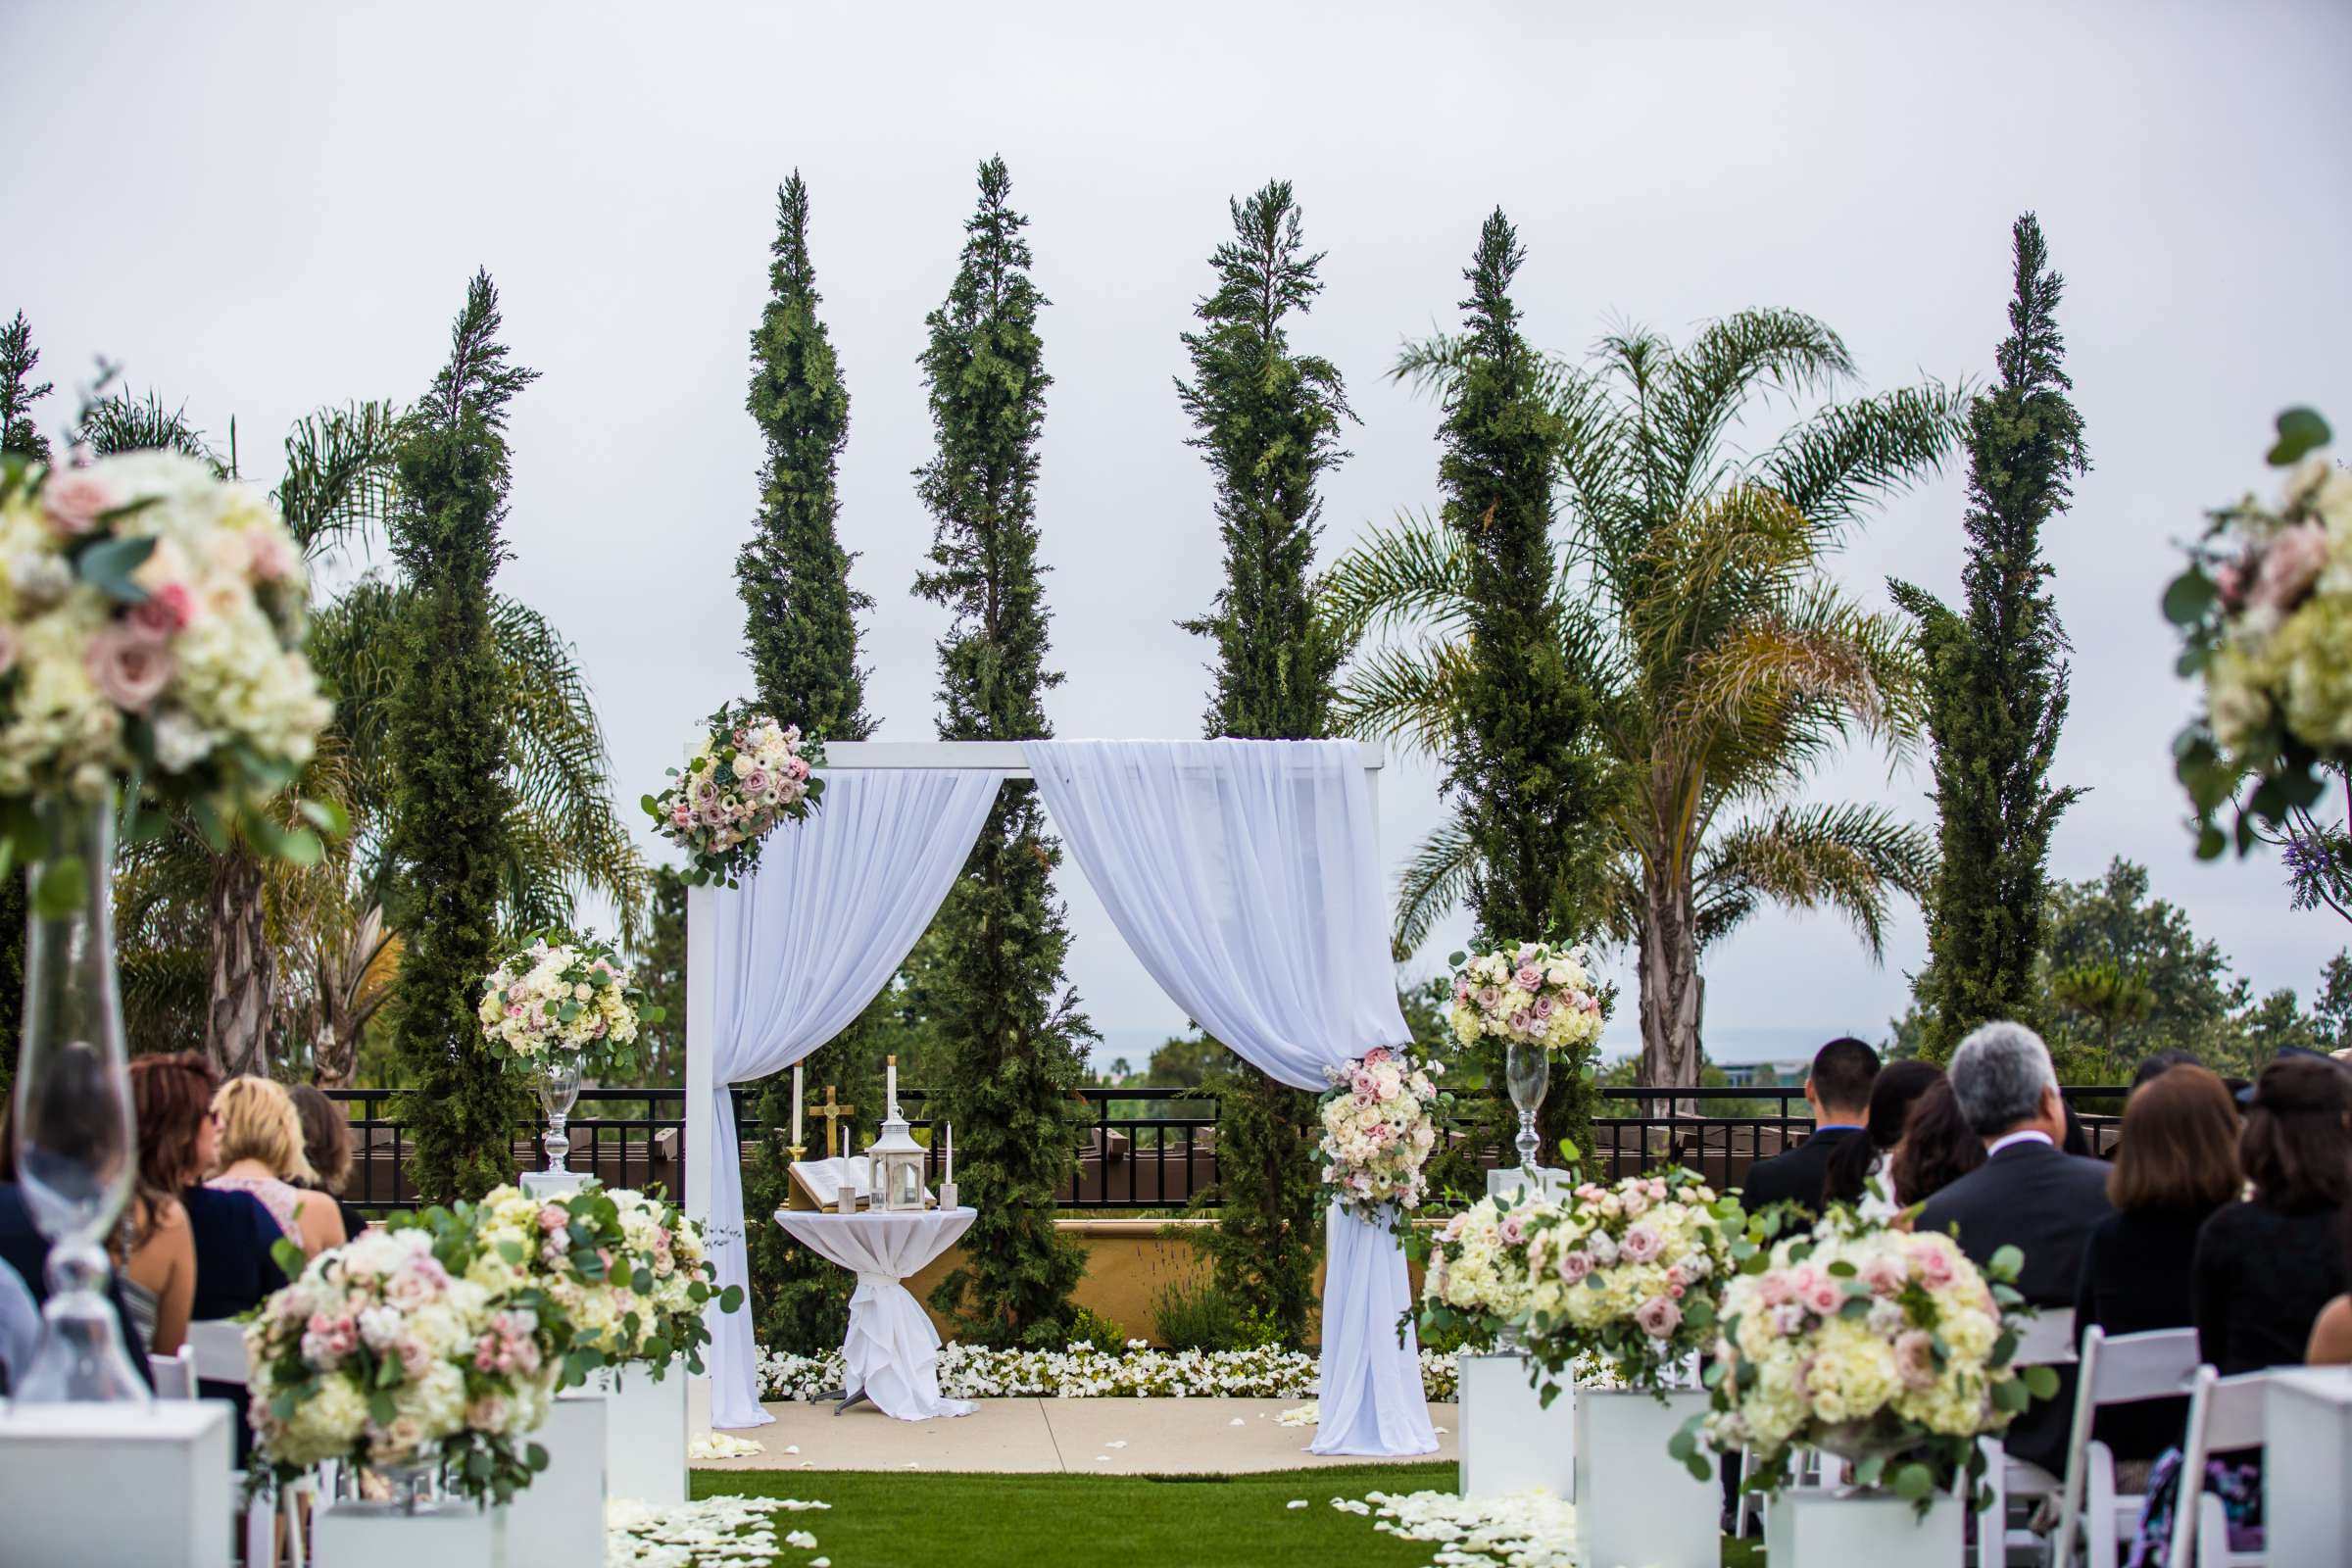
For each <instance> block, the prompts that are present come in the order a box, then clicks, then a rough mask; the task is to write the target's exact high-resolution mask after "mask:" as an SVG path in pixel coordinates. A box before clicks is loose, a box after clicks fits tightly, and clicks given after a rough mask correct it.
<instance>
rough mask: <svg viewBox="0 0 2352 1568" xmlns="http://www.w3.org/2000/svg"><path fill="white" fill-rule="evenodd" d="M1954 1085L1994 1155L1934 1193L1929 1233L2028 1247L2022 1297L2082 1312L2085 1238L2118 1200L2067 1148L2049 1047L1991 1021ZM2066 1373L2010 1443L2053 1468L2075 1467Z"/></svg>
mask: <svg viewBox="0 0 2352 1568" xmlns="http://www.w3.org/2000/svg"><path fill="white" fill-rule="evenodd" d="M1951 1081H1952V1096H1953V1098H1954V1099H1956V1100H1957V1101H1958V1102H1959V1103H1960V1114H1961V1115H1963V1116H1965V1117H1967V1118H1968V1124H1969V1126H1970V1127H1971V1128H1973V1129H1974V1130H1975V1132H1976V1134H1977V1136H1978V1137H1980V1138H1982V1139H1984V1140H1985V1155H1986V1158H1985V1163H1984V1164H1982V1165H1980V1166H1978V1167H1977V1168H1976V1169H1975V1170H1973V1171H1970V1172H1969V1173H1968V1174H1967V1175H1965V1176H1963V1177H1961V1178H1960V1179H1959V1180H1958V1181H1956V1182H1954V1183H1952V1185H1951V1186H1949V1187H1946V1188H1945V1189H1944V1190H1943V1191H1942V1192H1940V1193H1937V1194H1936V1196H1935V1197H1934V1198H1931V1199H1930V1200H1928V1203H1927V1206H1926V1207H1925V1208H1924V1209H1922V1210H1921V1211H1920V1216H1919V1222H1918V1229H1920V1230H1922V1231H1948V1232H1950V1233H1951V1234H1952V1236H1953V1237H1954V1238H1956V1239H1957V1240H1958V1241H1959V1243H1960V1250H1962V1251H1964V1252H1966V1253H1967V1254H1968V1255H1969V1256H1970V1257H1971V1258H1972V1259H1974V1260H1975V1261H1976V1262H1978V1263H1979V1264H1983V1263H1985V1262H1986V1261H1988V1260H1989V1259H1990V1258H1991V1257H1992V1254H1993V1253H1994V1252H1996V1251H1998V1250H2000V1249H2002V1248H2003V1247H2014V1248H2016V1249H2017V1250H2019V1251H2020V1252H2023V1253H2024V1254H2025V1262H2024V1265H2023V1267H2022V1268H2021V1269H2020V1271H2019V1273H2018V1277H2017V1291H2018V1294H2019V1295H2021V1296H2023V1297H2024V1298H2025V1299H2026V1300H2027V1301H2028V1302H2029V1303H2031V1304H2032V1305H2034V1306H2037V1307H2040V1308H2043V1309H2044V1310H2049V1309H2052V1308H2069V1309H2071V1308H2072V1307H2073V1306H2074V1304H2075V1283H2076V1278H2077V1276H2078V1275H2080V1274H2081V1272H2082V1247H2083V1243H2084V1242H2085V1241H2087V1240H2088V1239H2089V1236H2090V1230H2091V1227H2092V1226H2094V1225H2096V1224H2097V1223H2098V1222H2099V1221H2100V1220H2102V1219H2104V1218H2105V1217H2106V1216H2107V1214H2108V1212H2109V1209H2110V1206H2111V1205H2110V1204H2109V1203H2108V1201H2107V1166H2106V1165H2104V1164H2103V1163H2101V1162H2100V1161H2098V1160H2095V1159H2083V1158H2081V1157H2078V1156H2076V1155H2073V1154H2069V1153H2066V1152H2063V1151H2062V1150H2061V1148H2060V1145H2061V1144H2062V1143H2063V1142H2064V1141H2065V1138H2066V1106H2065V1103H2064V1101H2063V1100H2062V1099H2061V1098H2060V1096H2059V1094H2058V1075H2057V1073H2056V1072H2055V1071H2054V1070H2053V1069H2052V1068H2051V1066H2050V1053H2049V1051H2048V1049H2047V1048H2046V1047H2044V1046H2043V1045H2042V1043H2041V1037H2040V1036H2039V1035H2036V1034H2035V1033H2034V1031H2033V1030H2031V1029H2028V1028H2027V1027H2026V1026H2025V1025H2023V1024H2016V1023H1988V1024H1986V1025H1985V1026H1984V1027H1983V1028H1981V1029H1979V1030H1977V1031H1976V1033H1974V1034H1972V1035H1970V1036H1969V1037H1968V1038H1967V1039H1966V1040H1963V1041H1962V1042H1960V1049H1959V1050H1958V1051H1957V1052H1955V1053H1954V1054H1953V1055H1952V1066H1951ZM2058 1372H2059V1382H2060V1389H2059V1393H2058V1397H2056V1398H2054V1399H2048V1400H2036V1401H2034V1404H2033V1405H2032V1406H2030V1407H2029V1408H2028V1409H2027V1410H2026V1411H2025V1413H2024V1414H2022V1415H2020V1416H2019V1417H2018V1418H2017V1420H2016V1421H2015V1422H2013V1423H2011V1425H2010V1427H2009V1431H2008V1434H2007V1437H2006V1439H2005V1440H2004V1441H2005V1442H2006V1444H2007V1446H2008V1449H2009V1452H2010V1453H2011V1454H2012V1455H2013V1456H2015V1457H2017V1458H2020V1459H2027V1460H2031V1461H2032V1462H2033V1463H2034V1464H2037V1465H2040V1466H2041V1467H2042V1468H2043V1469H2044V1470H2047V1471H2050V1472H2051V1473H2052V1474H2053V1475H2055V1474H2057V1473H2059V1472H2061V1471H2063V1470H2064V1468H2065V1466H2066V1439H2067V1429H2068V1425H2069V1422H2070V1420H2071V1419H2072V1415H2073V1411H2074V1407H2075V1395H2074V1376H2073V1369H2072V1368H2071V1367H2061V1368H2059V1369H2058Z"/></svg>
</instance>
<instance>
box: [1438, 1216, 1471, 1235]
mask: <svg viewBox="0 0 2352 1568" xmlns="http://www.w3.org/2000/svg"><path fill="white" fill-rule="evenodd" d="M1469 1223H1470V1216H1469V1215H1467V1214H1456V1215H1454V1216H1453V1218H1451V1219H1449V1220H1447V1221H1446V1228H1445V1229H1444V1230H1442V1231H1440V1232H1439V1233H1438V1240H1440V1241H1442V1242H1458V1241H1460V1240H1461V1239H1462V1230H1463V1228H1464V1227H1465V1226H1467V1225H1468V1224H1469Z"/></svg>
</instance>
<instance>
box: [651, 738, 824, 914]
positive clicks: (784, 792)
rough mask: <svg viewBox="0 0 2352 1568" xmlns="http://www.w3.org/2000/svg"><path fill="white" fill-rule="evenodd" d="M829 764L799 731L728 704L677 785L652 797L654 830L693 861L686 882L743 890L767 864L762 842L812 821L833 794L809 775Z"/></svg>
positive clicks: (674, 771)
mask: <svg viewBox="0 0 2352 1568" xmlns="http://www.w3.org/2000/svg"><path fill="white" fill-rule="evenodd" d="M822 760H824V758H823V752H822V749H821V748H820V747H819V746H818V745H817V743H816V742H815V741H814V740H813V739H808V738H804V737H803V736H802V734H801V730H800V726H799V725H797V724H778V723H777V722H776V721H775V720H774V719H773V718H771V717H769V716H768V715H767V714H765V713H761V712H757V711H754V710H752V709H751V708H749V707H747V706H745V705H743V704H740V703H728V704H726V705H724V706H723V707H721V708H720V709H719V711H717V712H715V713H712V714H711V721H710V724H709V725H708V727H707V728H706V729H705V731H704V732H703V733H702V734H700V735H698V736H696V737H695V738H694V739H693V740H692V741H690V742H688V743H687V747H686V765H685V767H684V768H683V769H680V768H675V767H673V768H670V769H668V776H669V777H670V778H672V779H674V780H676V782H675V783H673V784H670V785H668V786H666V787H665V788H663V789H662V792H661V793H660V794H659V795H648V796H647V797H645V802H644V804H645V809H646V810H647V811H648V812H649V813H651V814H652V816H653V819H654V829H655V831H656V832H658V833H660V834H661V835H662V837H663V838H665V839H667V840H669V842H670V843H672V844H675V845H677V846H678V847H679V848H680V849H682V850H684V851H685V852H686V854H687V867H686V870H685V871H684V872H683V873H682V874H683V875H684V876H685V878H686V880H687V881H689V882H692V883H694V884H696V885H697V886H702V885H705V884H708V883H711V882H717V883H720V884H722V885H724V886H726V887H734V886H736V885H738V883H739V882H740V881H741V879H742V877H743V873H744V872H746V871H748V870H750V869H751V868H752V867H753V866H755V865H758V864H759V863H760V840H761V839H762V838H764V837H765V836H766V835H767V833H768V832H769V830H770V829H772V828H774V827H775V825H776V824H777V823H778V822H781V821H784V820H785V819H787V818H790V819H791V820H793V821H796V822H797V821H800V820H802V819H803V818H805V817H807V816H808V814H809V811H810V810H811V809H814V808H815V806H816V804H817V800H818V798H819V797H820V796H822V795H823V794H824V792H825V781H824V780H823V779H821V778H818V777H816V776H815V775H814V774H813V773H811V772H810V771H809V769H810V768H811V767H812V766H813V765H814V764H815V763H817V762H820V761H822Z"/></svg>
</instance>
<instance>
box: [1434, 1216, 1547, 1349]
mask: <svg viewBox="0 0 2352 1568" xmlns="http://www.w3.org/2000/svg"><path fill="white" fill-rule="evenodd" d="M1557 1212H1558V1208H1557V1205H1556V1204H1553V1203H1551V1202H1549V1201H1545V1200H1544V1199H1543V1198H1541V1197H1539V1196H1537V1195H1535V1194H1524V1195H1522V1194H1503V1195H1500V1196H1497V1197H1489V1198H1482V1199H1480V1200H1479V1201H1477V1202H1475V1203H1472V1204H1471V1205H1470V1206H1469V1207H1468V1208H1465V1209H1463V1210H1462V1211H1461V1212H1459V1213H1457V1214H1455V1215H1453V1216H1452V1217H1451V1218H1450V1219H1448V1220H1446V1224H1445V1226H1444V1228H1443V1229H1441V1230H1440V1231H1439V1232H1438V1234H1437V1236H1436V1238H1435V1239H1434V1240H1433V1241H1432V1242H1431V1243H1430V1247H1429V1255H1428V1257H1427V1259H1426V1260H1425V1264H1424V1267H1423V1269H1422V1274H1421V1302H1422V1307H1421V1323H1422V1327H1423V1329H1424V1330H1425V1331H1426V1332H1428V1333H1429V1334H1431V1335H1432V1336H1451V1335H1454V1334H1462V1335H1466V1336H1467V1337H1468V1338H1470V1339H1471V1340H1474V1341H1478V1342H1481V1343H1487V1344H1513V1343H1516V1341H1517V1339H1518V1335H1519V1330H1520V1327H1521V1325H1523V1324H1524V1323H1525V1322H1526V1321H1527V1318H1528V1312H1529V1308H1530V1306H1531V1304H1532V1303H1533V1301H1534V1299H1535V1288H1536V1276H1535V1267H1534V1265H1533V1264H1532V1263H1531V1262H1530V1261H1529V1260H1528V1246H1527V1244H1528V1238H1529V1237H1530V1236H1531V1235H1532V1234H1533V1228H1534V1227H1535V1225H1536V1224H1537V1223H1538V1222H1539V1221H1541V1220H1544V1219H1546V1218H1547V1217H1551V1216H1555V1215H1556V1214H1557Z"/></svg>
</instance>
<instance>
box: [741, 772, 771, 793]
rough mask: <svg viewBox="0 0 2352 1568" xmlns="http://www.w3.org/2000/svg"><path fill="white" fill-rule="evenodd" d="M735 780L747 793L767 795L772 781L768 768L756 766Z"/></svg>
mask: <svg viewBox="0 0 2352 1568" xmlns="http://www.w3.org/2000/svg"><path fill="white" fill-rule="evenodd" d="M735 782H736V783H737V784H738V785H739V786H740V787H741V788H742V790H743V793H744V794H746V795H765V794H766V793H767V786H768V783H769V782H770V781H769V779H768V776H767V769H766V768H764V767H755V768H753V769H752V770H751V771H750V772H749V773H745V774H742V775H741V776H739V777H738V778H737V779H736V781H735Z"/></svg>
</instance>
